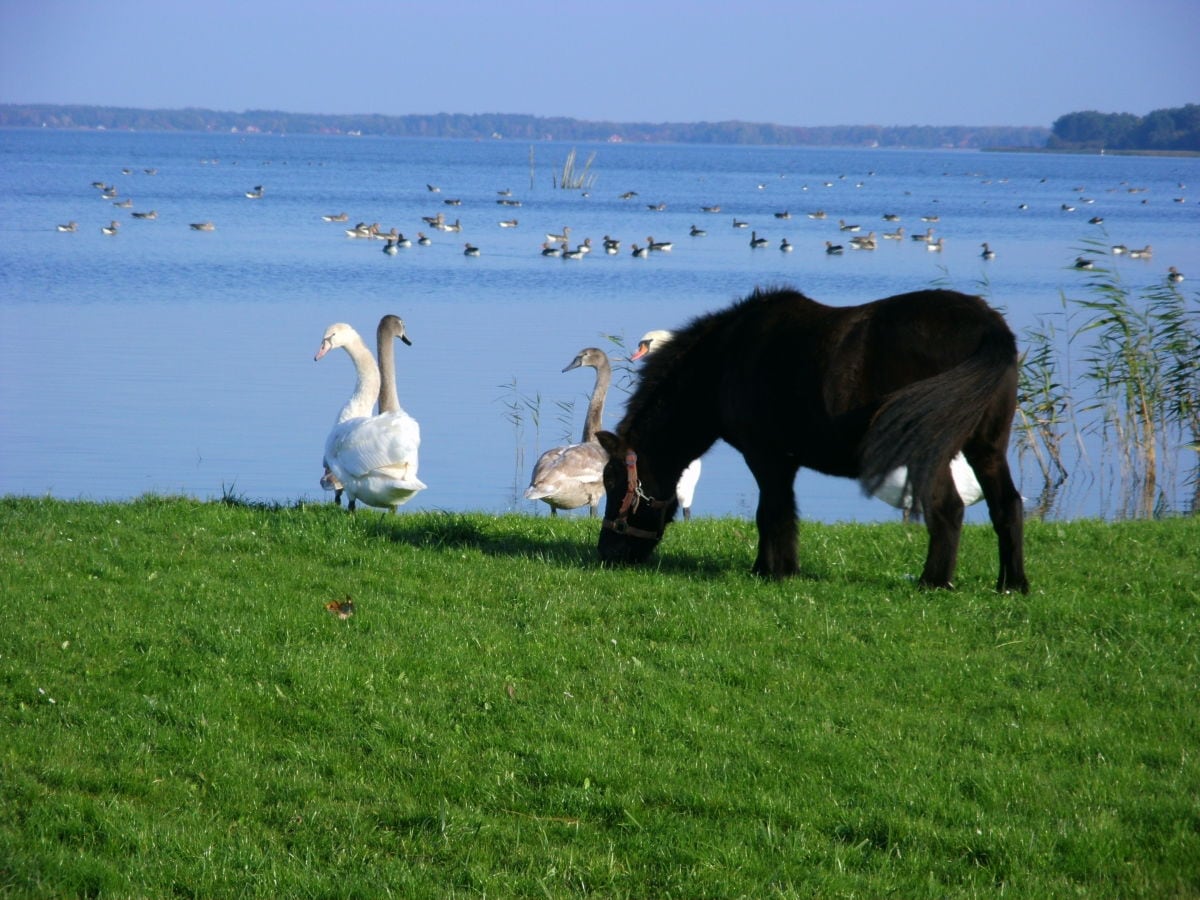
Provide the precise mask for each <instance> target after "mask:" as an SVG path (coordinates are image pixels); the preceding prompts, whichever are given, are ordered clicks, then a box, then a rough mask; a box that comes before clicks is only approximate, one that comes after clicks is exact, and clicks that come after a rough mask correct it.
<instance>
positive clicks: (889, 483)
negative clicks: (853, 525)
mask: <svg viewBox="0 0 1200 900" xmlns="http://www.w3.org/2000/svg"><path fill="white" fill-rule="evenodd" d="M950 477H951V478H953V479H954V487H955V489H956V490H957V491H958V496H959V497H961V498H962V502H963V506H973V505H974V504H976V503H978V502H979V501H980V500H982V499H983V488H982V487H980V486H979V481H978V479H976V478H975V471H974V470H973V469H972V468H971V464H970V463H969V462H967V458H966V457H965V456H963V455H962V454H961V453H959V454H958V455H957V456H955V457H954V459H952V460H950ZM871 496H873V497H878V498H879V499H880V500H882V501H883V502H884V503H886V504H888V505H889V506H894V507H896V509H899V510H902V511H903V512H904V515H905V517H907V516H908V515H909V514H910V513H911V512H912V510H913V496H912V485H910V484H909V483H908V469H907V468H906V467H905V466H900V467H899V468H897V469H892V471H890V472H888V473H887V475H886V476H885V477H884V479H883V482H882V483H881V484H880V485H879V487H877V488H876V489H875V491H874V493H873V494H872V495H871Z"/></svg>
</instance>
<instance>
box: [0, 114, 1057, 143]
mask: <svg viewBox="0 0 1200 900" xmlns="http://www.w3.org/2000/svg"><path fill="white" fill-rule="evenodd" d="M13 127H23V128H38V129H41V128H46V129H51V128H53V129H71V130H97V131H98V130H105V131H190V132H211V133H226V134H326V135H348V136H393V137H433V138H460V139H472V140H507V141H520V142H523V143H524V142H544V141H568V142H570V141H574V142H581V143H582V142H588V143H613V144H617V143H635V144H636V143H642V144H658V143H677V144H723V145H735V146H736V145H747V146H784V147H838V148H848V147H859V148H868V149H889V148H897V149H901V148H903V149H916V150H929V149H947V150H949V149H958V150H980V149H985V148H989V147H1004V146H1008V147H1027V148H1030V149H1033V148H1037V147H1044V146H1045V144H1046V141H1047V139H1048V138H1049V136H1050V129H1048V128H1044V127H1041V126H1027V125H1020V126H1001V125H954V126H937V125H887V126H883V125H829V126H812V127H808V126H798V125H776V124H770V123H761V122H742V121H722V122H692V123H686V122H685V123H680V122H659V123H646V122H634V123H628V122H589V121H584V120H580V119H571V118H567V117H553V118H543V117H540V116H532V115H526V114H518V113H472V114H455V113H436V114H412V115H402V116H383V115H374V114H348V115H341V114H307V113H288V112H279V111H271V110H247V111H244V112H223V111H216V110H208V109H195V108H189V109H158V110H154V109H134V108H124V107H102V106H88V105H55V104H36V103H27V104H0V128H13Z"/></svg>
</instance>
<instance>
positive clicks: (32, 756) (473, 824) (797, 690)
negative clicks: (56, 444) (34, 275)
mask: <svg viewBox="0 0 1200 900" xmlns="http://www.w3.org/2000/svg"><path fill="white" fill-rule="evenodd" d="M596 533H597V526H596V524H595V523H594V522H589V521H587V520H586V519H574V520H572V519H565V518H560V519H557V520H551V519H548V518H534V517H529V516H504V517H492V516H486V515H456V514H437V513H418V514H411V515H403V514H402V515H400V516H393V517H386V516H380V515H377V514H374V513H372V512H366V513H363V512H360V513H358V514H357V515H355V516H351V515H348V514H347V513H345V512H344V511H340V510H337V509H334V508H332V507H331V506H298V507H288V508H255V507H252V506H247V505H238V504H225V503H198V502H194V501H190V500H184V499H156V498H147V499H144V500H140V501H137V502H134V503H127V504H90V503H67V502H58V501H49V500H28V499H13V498H7V499H3V500H0V587H2V595H3V601H2V605H0V729H2V732H0V734H2V736H0V895H3V896H6V897H8V896H11V897H115V898H142V897H145V898H166V897H196V898H224V897H229V898H246V897H362V898H380V897H389V896H390V897H405V898H444V897H484V896H486V897H490V898H502V897H567V896H596V897H630V898H670V897H676V898H702V897H709V898H711V897H750V898H763V897H820V898H851V897H855V898H860V897H862V898H866V897H870V898H874V897H904V898H910V897H917V898H926V897H927V898H952V897H1000V896H1006V897H1030V898H1032V897H1054V898H1059V897H1086V898H1131V897H1145V898H1155V900H1159V898H1172V897H1174V898H1184V897H1196V896H1200V759H1198V756H1200V702H1198V701H1200V646H1198V642H1197V638H1198V635H1200V520H1197V519H1195V518H1191V519H1171V520H1164V521H1158V522H1124V523H1116V524H1106V523H1099V522H1072V523H1045V524H1041V523H1032V524H1030V525H1029V526H1028V530H1027V540H1026V556H1027V560H1028V568H1029V576H1030V580H1031V582H1032V585H1033V590H1032V593H1031V594H1030V595H1029V596H1011V595H997V594H995V593H994V592H993V591H992V590H991V585H992V584H993V582H994V580H995V572H996V547H995V539H994V537H993V535H992V533H991V531H990V529H989V528H986V527H979V526H974V527H969V528H968V529H967V532H966V534H965V536H964V540H963V549H962V554H961V558H960V562H959V569H958V584H959V587H958V589H957V590H956V591H953V592H922V591H919V590H917V589H916V588H914V587H913V584H912V576H914V575H916V574H917V573H919V571H920V566H921V563H922V561H923V558H924V552H925V534H924V531H923V529H922V528H920V527H918V526H904V525H900V524H895V525H835V526H827V525H817V524H809V523H803V524H802V525H801V537H800V541H801V558H802V566H803V570H804V575H803V577H800V578H796V579H793V580H791V581H788V582H782V583H769V582H761V581H758V580H755V579H753V578H751V577H750V576H749V575H748V570H749V567H750V565H751V563H752V561H753V555H754V548H755V542H756V536H755V532H754V527H753V525H752V523H747V522H744V521H739V520H733V519H721V520H705V519H700V520H696V521H693V522H691V523H678V524H676V525H674V526H672V528H671V529H670V530H669V531H668V535H667V539H666V541H665V542H664V544H663V546H662V548H661V549H660V551H659V553H658V554H657V556H656V565H655V566H653V567H651V568H647V569H639V570H605V569H601V568H600V567H599V566H598V565H597V563H596V558H595V540H596ZM347 596H349V597H351V598H352V599H353V603H354V615H353V616H352V617H350V618H347V619H344V620H343V619H339V618H337V617H336V616H335V615H332V614H331V613H330V612H329V611H327V610H326V608H325V607H326V604H327V603H329V602H330V601H340V600H343V599H344V598H346V597H347Z"/></svg>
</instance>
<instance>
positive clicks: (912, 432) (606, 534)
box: [597, 290, 1029, 592]
mask: <svg viewBox="0 0 1200 900" xmlns="http://www.w3.org/2000/svg"><path fill="white" fill-rule="evenodd" d="M1016 394H1017V345H1016V339H1015V338H1014V337H1013V334H1012V331H1011V330H1009V328H1008V325H1007V324H1006V323H1005V321H1004V319H1003V318H1002V317H1001V315H1000V314H999V313H998V312H996V311H995V310H993V309H992V308H991V307H989V306H988V305H987V304H986V303H984V301H983V300H982V299H980V298H979V297H971V296H967V295H966V294H960V293H956V292H954V291H940V290H939V291H918V292H916V293H911V294H901V295H900V296H897V297H888V298H887V299H884V300H877V301H875V302H873V303H866V304H863V305H862V306H849V307H840V308H839V307H831V306H825V305H823V304H821V303H818V302H817V301H815V300H810V299H809V298H807V297H805V296H804V295H803V294H800V293H797V292H795V291H791V290H770V291H763V290H758V291H755V292H754V294H753V295H751V296H750V297H748V298H746V299H745V300H742V301H740V302H738V303H735V304H734V305H733V306H731V307H729V308H728V309H725V310H722V311H720V312H716V313H712V314H709V315H705V316H701V317H699V318H697V319H695V320H694V321H692V322H691V323H690V324H689V325H688V326H687V327H686V328H685V329H684V330H682V331H678V332H676V334H675V337H674V339H673V340H672V341H671V343H669V344H667V345H666V346H665V347H663V348H662V349H661V350H659V351H658V352H657V353H656V354H654V355H652V356H650V357H648V361H647V363H646V366H645V368H644V369H643V371H642V377H641V380H640V382H639V384H638V386H637V389H636V390H635V391H634V394H633V396H632V397H630V399H629V403H628V406H627V408H626V411H625V417H624V419H622V420H621V423H620V424H619V425H618V426H617V428H616V431H615V433H613V432H601V433H600V434H599V435H598V436H597V439H598V440H599V441H600V443H601V444H602V445H603V446H604V448H605V450H607V451H608V454H609V462H608V465H607V466H606V467H605V470H604V486H605V490H606V492H607V499H606V507H605V519H604V527H603V529H602V530H601V532H600V542H599V551H600V558H601V559H602V560H603V561H605V562H610V563H627V562H641V561H643V560H645V559H646V558H647V557H648V556H649V555H650V553H651V551H653V550H654V548H655V547H656V546H657V545H658V542H659V541H660V540H661V539H662V536H663V531H664V529H665V528H666V525H667V524H668V523H669V522H670V520H671V518H672V517H673V516H674V514H675V510H676V506H677V503H676V501H675V498H674V496H673V492H674V485H675V482H676V480H677V479H678V478H679V474H680V473H681V472H682V471H683V469H684V468H685V467H686V466H687V464H688V463H689V462H691V461H692V460H693V459H695V458H697V457H698V456H700V455H701V454H703V453H704V451H706V450H707V449H708V448H709V447H710V446H712V444H713V443H714V442H715V441H716V440H717V439H718V438H721V439H723V440H725V441H727V442H728V443H729V444H731V445H732V446H734V447H736V448H737V449H738V450H739V451H741V454H742V456H743V457H744V458H745V460H746V465H748V466H749V467H750V471H751V472H752V473H753V474H754V478H755V480H756V481H757V482H758V489H759V499H758V512H757V515H756V521H757V524H758V558H757V559H756V560H755V561H754V572H755V573H757V574H759V575H765V576H769V577H773V578H782V577H785V576H789V575H794V574H795V573H796V571H797V564H796V502H795V497H794V494H793V488H792V483H793V481H794V480H795V477H796V472H797V470H798V469H799V468H800V467H801V466H807V467H809V468H811V469H815V470H816V471H818V472H824V473H826V474H828V475H841V476H844V477H848V478H858V479H859V480H860V481H861V482H862V484H863V487H864V489H866V490H868V491H871V490H874V489H875V488H876V487H878V486H879V484H880V483H881V482H882V481H883V479H884V478H885V477H886V476H887V475H888V473H889V472H891V471H893V470H895V469H898V468H899V467H900V466H906V467H907V471H908V479H909V485H910V488H911V491H912V496H913V498H914V499H915V502H916V503H917V504H918V505H919V509H920V511H921V512H922V514H923V515H924V517H925V523H926V527H927V529H928V532H929V551H928V554H927V556H926V558H925V569H924V571H923V572H922V573H921V581H920V583H921V584H922V585H924V586H928V587H941V588H948V587H951V579H952V578H953V577H954V567H955V563H956V560H957V557H958V542H959V536H960V533H961V531H962V520H963V504H962V500H961V498H960V497H959V495H958V492H957V491H956V490H955V487H954V482H953V479H952V478H951V475H950V460H951V459H952V458H953V457H954V456H955V454H957V453H958V452H959V451H962V452H963V454H964V455H965V456H966V458H967V461H968V462H969V463H970V465H971V468H972V469H973V470H974V472H975V476H976V478H978V480H979V483H980V485H981V486H982V488H983V493H984V497H985V499H986V500H987V505H988V512H989V514H990V515H991V519H992V527H993V528H994V529H995V531H996V535H997V537H998V538H999V544H1000V577H999V580H998V581H997V583H996V588H997V590H1000V591H1008V590H1016V591H1022V592H1027V591H1028V590H1029V582H1028V581H1027V580H1026V578H1025V565H1024V558H1023V546H1022V508H1021V495H1020V494H1019V493H1018V492H1017V489H1016V487H1015V486H1014V484H1013V480H1012V475H1011V474H1010V472H1009V468H1008V460H1007V456H1006V454H1007V449H1008V438H1009V432H1010V430H1011V427H1012V419H1013V413H1014V411H1015V408H1016Z"/></svg>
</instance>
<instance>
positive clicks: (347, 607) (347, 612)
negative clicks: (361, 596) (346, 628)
mask: <svg viewBox="0 0 1200 900" xmlns="http://www.w3.org/2000/svg"><path fill="white" fill-rule="evenodd" d="M325 608H326V609H327V610H329V612H330V613H332V614H333V615H335V616H337V617H338V618H339V619H348V618H350V617H351V616H352V615H354V601H353V600H351V599H350V595H349V594H347V595H346V599H345V600H330V601H329V602H328V603H326V604H325Z"/></svg>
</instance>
